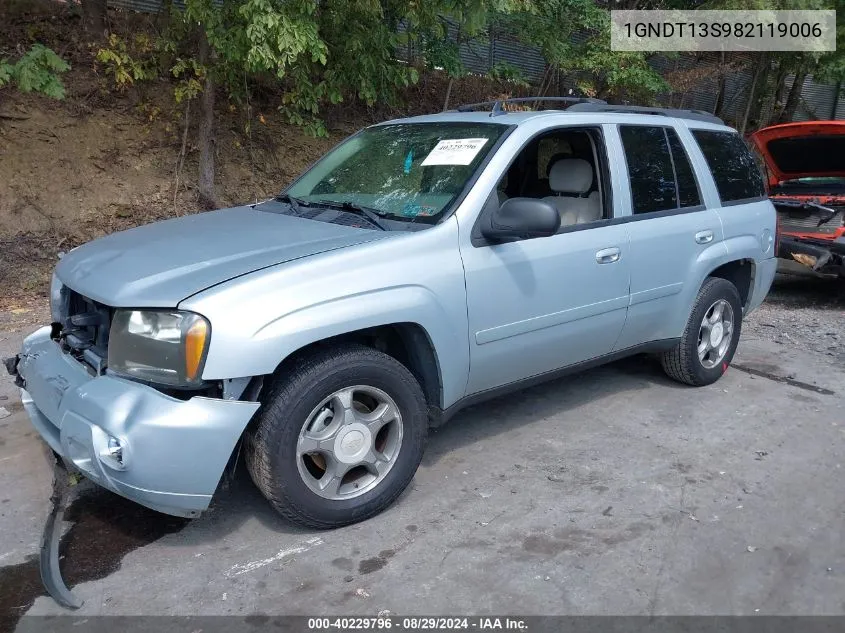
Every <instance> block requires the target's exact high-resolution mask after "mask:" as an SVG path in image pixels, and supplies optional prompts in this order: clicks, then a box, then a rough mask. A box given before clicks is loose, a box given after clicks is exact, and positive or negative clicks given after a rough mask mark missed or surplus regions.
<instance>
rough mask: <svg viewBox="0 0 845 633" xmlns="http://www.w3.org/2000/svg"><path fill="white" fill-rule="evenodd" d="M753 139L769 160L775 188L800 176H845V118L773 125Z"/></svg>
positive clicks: (770, 179)
mask: <svg viewBox="0 0 845 633" xmlns="http://www.w3.org/2000/svg"><path fill="white" fill-rule="evenodd" d="M749 138H750V139H751V141H752V142H753V143H754V145H755V146H756V147H757V150H758V151H759V152H760V154H761V155H762V156H763V160H765V161H766V166H767V167H768V170H769V185H770V186H772V187H774V186H776V185H778V184H779V183H781V182H783V181H784V180H793V179H796V178H818V177H825V176H826V177H831V176H840V177H845V121H806V122H801V123H784V124H782V125H772V126H770V127H765V128H763V129H762V130H758V131H757V132H754V134H752V135H751V136H750V137H749Z"/></svg>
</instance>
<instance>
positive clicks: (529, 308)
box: [461, 221, 629, 395]
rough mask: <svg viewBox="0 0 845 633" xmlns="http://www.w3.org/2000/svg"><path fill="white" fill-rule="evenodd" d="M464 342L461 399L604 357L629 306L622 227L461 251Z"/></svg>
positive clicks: (587, 229) (586, 229)
mask: <svg viewBox="0 0 845 633" xmlns="http://www.w3.org/2000/svg"><path fill="white" fill-rule="evenodd" d="M461 256H462V257H463V262H464V269H465V274H466V291H467V309H468V317H469V336H470V375H469V383H468V385H467V394H468V395H469V394H473V393H478V392H481V391H485V390H487V389H492V388H495V387H499V386H502V385H506V384H508V383H512V382H515V381H518V380H521V379H523V378H529V377H531V376H536V375H538V374H543V373H545V372H549V371H553V370H555V369H558V368H561V367H565V366H567V365H573V364H575V363H579V362H581V361H585V360H589V359H591V358H594V357H596V356H601V355H603V354H607V353H609V352H610V351H611V350H612V349H613V346H614V344H615V342H616V339H617V338H618V337H619V333H620V332H621V330H622V326H623V325H624V323H625V313H626V310H627V307H628V282H629V269H628V237H627V232H626V228H625V225H624V224H616V225H607V223H603V222H601V221H599V222H596V223H594V225H584V226H583V227H577V230H571V231H570V232H563V233H559V234H557V235H553V236H551V237H545V238H537V239H530V240H522V241H518V242H511V243H506V244H493V245H481V246H473V245H471V244H464V245H462V252H461Z"/></svg>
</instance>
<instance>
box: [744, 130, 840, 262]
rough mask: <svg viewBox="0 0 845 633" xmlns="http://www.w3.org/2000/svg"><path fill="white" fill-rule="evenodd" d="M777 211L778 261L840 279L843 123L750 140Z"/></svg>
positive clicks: (760, 134) (764, 134)
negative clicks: (793, 262) (798, 265)
mask: <svg viewBox="0 0 845 633" xmlns="http://www.w3.org/2000/svg"><path fill="white" fill-rule="evenodd" d="M750 140H751V142H752V143H753V144H754V146H755V148H756V149H757V151H758V152H759V154H760V156H761V157H762V159H763V162H764V163H765V168H766V176H767V180H768V189H769V197H770V199H771V201H772V202H773V203H774V205H775V208H776V209H777V211H778V229H779V233H780V236H779V240H778V256H779V257H781V258H783V259H789V260H794V261H797V262H799V263H801V264H804V265H805V266H808V267H809V268H811V269H813V270H814V271H815V272H817V273H821V274H835V275H840V276H843V277H845V121H806V122H801V123H784V124H782V125H773V126H770V127H767V128H763V129H762V130H759V131H757V132H755V133H754V134H752V135H751V136H750Z"/></svg>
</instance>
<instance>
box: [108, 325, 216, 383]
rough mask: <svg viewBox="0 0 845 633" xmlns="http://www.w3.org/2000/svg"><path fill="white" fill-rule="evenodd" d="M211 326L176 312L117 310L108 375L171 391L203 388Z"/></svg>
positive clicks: (110, 339) (110, 338)
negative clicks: (201, 386) (155, 385)
mask: <svg viewBox="0 0 845 633" xmlns="http://www.w3.org/2000/svg"><path fill="white" fill-rule="evenodd" d="M210 336H211V326H210V325H209V323H208V321H206V319H205V318H204V317H202V316H200V315H199V314H194V313H193V312H182V311H178V310H118V311H117V312H115V315H114V319H112V325H111V331H110V332H109V363H108V369H109V371H110V372H113V373H116V374H122V375H124V376H127V377H129V378H134V379H136V380H145V381H149V382H153V383H158V384H161V385H168V386H172V387H196V386H199V385H201V384H202V367H203V364H204V363H205V357H206V353H207V351H208V341H209V338H210Z"/></svg>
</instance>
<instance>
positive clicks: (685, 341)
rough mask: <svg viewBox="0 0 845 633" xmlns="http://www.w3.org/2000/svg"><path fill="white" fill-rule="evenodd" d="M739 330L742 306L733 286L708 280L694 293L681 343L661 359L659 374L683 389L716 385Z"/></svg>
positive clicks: (711, 278)
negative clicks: (689, 386) (678, 383)
mask: <svg viewBox="0 0 845 633" xmlns="http://www.w3.org/2000/svg"><path fill="white" fill-rule="evenodd" d="M741 330H742V303H740V299H739V292H737V289H736V286H734V285H733V284H732V283H731V282H729V281H727V280H725V279H720V278H718V277H710V278H708V279H707V280H706V281H705V282H704V284H703V285H702V286H701V290H699V291H698V297H697V298H696V301H695V304H694V305H693V308H692V312H691V313H690V317H689V320H688V321H687V326H686V328H685V329H684V334H683V336H682V337H681V341H680V342H679V343H678V345H677V346H676V347H674V348H673V349H671V350H669V351H668V352H664V353H663V355H662V357H661V363H662V365H663V370H664V371H665V372H666V374H667V375H668V376H669V377H670V378H673V379H674V380H677V381H678V382H682V383H685V384H687V385H693V386H696V387H700V386H704V385H710V384H712V383H714V382H716V381H717V380H718V379H719V378H720V377H721V375H722V374H724V373H725V372H726V371H727V369H728V365H730V363H731V360H733V356H734V352H736V347H737V344H738V343H739V335H740V332H741Z"/></svg>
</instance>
